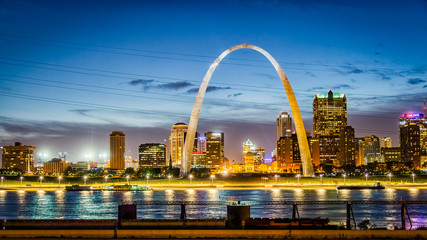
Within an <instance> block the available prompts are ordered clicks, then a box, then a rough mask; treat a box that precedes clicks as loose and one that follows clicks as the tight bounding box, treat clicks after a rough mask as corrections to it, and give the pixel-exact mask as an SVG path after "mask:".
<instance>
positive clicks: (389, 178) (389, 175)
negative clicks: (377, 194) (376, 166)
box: [388, 173, 391, 183]
mask: <svg viewBox="0 0 427 240" xmlns="http://www.w3.org/2000/svg"><path fill="white" fill-rule="evenodd" d="M388 180H389V181H390V183H391V173H389V174H388Z"/></svg>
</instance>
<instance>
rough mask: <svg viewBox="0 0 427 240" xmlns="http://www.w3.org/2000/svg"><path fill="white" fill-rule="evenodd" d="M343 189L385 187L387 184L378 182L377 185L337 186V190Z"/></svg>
mask: <svg viewBox="0 0 427 240" xmlns="http://www.w3.org/2000/svg"><path fill="white" fill-rule="evenodd" d="M342 189H350V190H353V189H385V186H383V185H381V183H379V182H377V183H375V185H341V186H337V190H342Z"/></svg>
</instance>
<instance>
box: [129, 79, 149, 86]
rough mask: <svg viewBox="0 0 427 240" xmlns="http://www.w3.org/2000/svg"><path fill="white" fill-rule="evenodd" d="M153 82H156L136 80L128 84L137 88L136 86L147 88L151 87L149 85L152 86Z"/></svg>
mask: <svg viewBox="0 0 427 240" xmlns="http://www.w3.org/2000/svg"><path fill="white" fill-rule="evenodd" d="M153 82H154V80H147V79H135V80H132V81H130V82H128V84H129V85H132V86H136V85H142V86H147V85H149V84H151V83H153Z"/></svg>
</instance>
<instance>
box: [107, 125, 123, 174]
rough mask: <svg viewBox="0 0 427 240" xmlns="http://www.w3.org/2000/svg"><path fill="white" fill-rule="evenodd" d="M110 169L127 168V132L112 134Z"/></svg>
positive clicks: (114, 132)
mask: <svg viewBox="0 0 427 240" xmlns="http://www.w3.org/2000/svg"><path fill="white" fill-rule="evenodd" d="M110 169H116V170H125V134H124V133H123V132H122V131H113V132H112V133H111V134H110Z"/></svg>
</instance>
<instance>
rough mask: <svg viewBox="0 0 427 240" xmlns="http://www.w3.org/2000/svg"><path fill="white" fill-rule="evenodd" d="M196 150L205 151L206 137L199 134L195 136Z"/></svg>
mask: <svg viewBox="0 0 427 240" xmlns="http://www.w3.org/2000/svg"><path fill="white" fill-rule="evenodd" d="M197 152H201V153H205V152H206V137H204V136H200V137H198V138H197Z"/></svg>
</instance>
